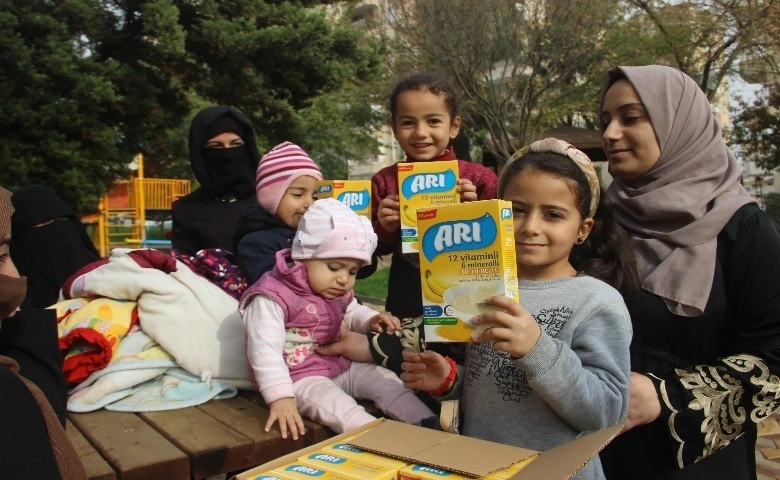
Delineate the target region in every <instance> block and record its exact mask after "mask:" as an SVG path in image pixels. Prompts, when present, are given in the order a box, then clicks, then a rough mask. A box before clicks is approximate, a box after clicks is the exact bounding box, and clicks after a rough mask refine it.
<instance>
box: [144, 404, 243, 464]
mask: <svg viewBox="0 0 780 480" xmlns="http://www.w3.org/2000/svg"><path fill="white" fill-rule="evenodd" d="M138 416H139V417H141V418H143V419H144V420H145V421H146V422H147V423H149V424H150V425H152V426H153V427H154V428H155V429H156V430H157V431H159V432H160V433H161V434H162V435H163V436H164V437H165V438H167V439H169V440H170V441H171V442H173V443H174V444H175V445H176V446H177V447H179V448H180V449H181V450H182V451H184V452H185V453H186V454H187V456H188V457H189V458H190V462H191V471H192V476H193V477H194V478H206V477H209V476H213V475H218V474H221V473H225V472H232V471H236V470H243V469H246V468H248V467H250V466H252V465H253V461H254V443H253V441H252V440H251V439H250V438H248V437H246V436H245V435H242V434H241V433H239V432H237V431H235V430H233V429H231V428H229V427H227V426H226V425H224V424H223V423H221V422H219V421H218V420H217V419H215V418H214V417H212V416H210V415H208V414H206V413H205V412H203V411H202V410H199V409H198V408H197V407H188V408H180V409H176V410H166V411H162V412H144V413H139V414H138Z"/></svg>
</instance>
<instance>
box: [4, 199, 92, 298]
mask: <svg viewBox="0 0 780 480" xmlns="http://www.w3.org/2000/svg"><path fill="white" fill-rule="evenodd" d="M11 202H12V203H13V205H14V209H15V210H14V213H13V215H12V217H11V235H12V238H13V242H12V244H11V249H10V252H11V259H12V260H13V261H14V263H15V264H16V267H17V268H18V269H19V273H20V274H21V275H24V276H26V277H27V296H26V297H25V298H24V302H22V305H21V308H22V310H25V309H40V308H46V307H48V306H51V305H53V304H54V303H56V302H57V300H58V298H59V291H60V288H61V287H62V285H63V284H64V283H65V280H67V279H68V277H70V276H71V275H72V274H73V273H74V272H76V271H77V270H78V269H80V268H81V267H83V266H84V265H87V264H89V263H92V262H94V261H97V260H99V259H100V255H99V254H98V252H97V249H96V248H95V245H94V243H93V242H92V239H91V238H90V237H89V235H88V234H87V231H86V228H85V227H84V225H83V224H82V223H81V220H79V218H78V217H77V216H76V214H75V212H74V211H73V210H72V209H71V208H70V207H69V206H68V204H67V203H66V202H65V200H64V199H63V198H62V197H61V196H60V195H59V194H58V193H57V192H56V191H54V190H53V189H52V188H50V187H48V186H45V185H26V186H24V187H20V188H19V189H18V190H16V191H15V192H14V194H13V197H11Z"/></svg>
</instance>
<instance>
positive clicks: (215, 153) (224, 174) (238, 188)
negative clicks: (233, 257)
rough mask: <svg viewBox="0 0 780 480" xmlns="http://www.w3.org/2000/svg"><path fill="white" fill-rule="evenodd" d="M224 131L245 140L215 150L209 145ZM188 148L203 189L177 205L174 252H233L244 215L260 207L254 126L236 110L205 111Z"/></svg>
mask: <svg viewBox="0 0 780 480" xmlns="http://www.w3.org/2000/svg"><path fill="white" fill-rule="evenodd" d="M225 132H232V133H235V134H236V135H238V136H239V137H241V143H240V144H237V145H235V146H230V147H229V148H213V147H212V146H211V145H210V142H209V141H210V140H211V139H212V138H214V137H216V136H217V135H220V134H222V133H225ZM189 148H190V164H191V165H192V171H193V173H194V174H195V178H197V180H198V183H199V184H200V188H198V189H197V190H195V191H194V192H192V193H190V194H189V195H186V196H184V197H182V198H180V199H178V200H176V201H175V202H174V203H173V207H172V208H173V213H172V216H173V231H172V238H171V241H172V248H173V250H174V253H175V254H179V255H188V256H194V255H195V254H196V253H197V252H199V251H200V250H204V249H214V248H220V249H223V250H227V251H232V250H233V232H234V231H235V229H236V225H237V223H238V218H239V216H240V215H241V211H242V210H243V209H244V208H245V207H248V206H255V205H257V199H256V198H255V171H256V170H257V163H258V162H259V161H260V153H259V151H258V149H257V145H256V143H255V134H254V131H253V130H252V126H251V125H250V123H249V120H248V119H247V118H246V117H245V116H244V115H243V114H242V113H241V112H239V111H238V110H236V109H235V108H232V107H226V106H222V105H218V106H213V107H208V108H205V109H203V110H201V111H200V112H198V114H197V115H195V117H194V118H193V119H192V123H191V124H190V136H189Z"/></svg>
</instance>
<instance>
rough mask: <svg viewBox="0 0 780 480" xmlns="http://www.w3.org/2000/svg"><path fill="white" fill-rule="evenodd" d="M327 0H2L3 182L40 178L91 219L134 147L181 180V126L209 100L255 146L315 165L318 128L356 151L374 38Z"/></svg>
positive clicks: (158, 169) (376, 49)
mask: <svg viewBox="0 0 780 480" xmlns="http://www.w3.org/2000/svg"><path fill="white" fill-rule="evenodd" d="M327 3H330V2H320V1H297V2H287V1H262V0H226V1H216V0H202V1H197V2H192V1H189V0H68V1H63V2H51V1H48V0H0V29H2V32H3V35H2V36H0V52H2V53H0V58H1V59H2V60H1V62H2V63H0V69H2V70H1V71H2V77H1V78H0V82H2V83H0V98H1V99H2V101H3V105H4V106H5V111H4V113H5V115H3V117H2V119H1V120H0V145H2V146H1V147H0V155H2V161H3V169H1V170H0V185H3V186H5V187H7V188H12V189H13V188H15V187H18V186H20V185H23V184H26V183H31V182H39V183H46V184H48V185H50V186H52V187H54V188H55V189H57V190H60V191H61V192H62V193H63V194H64V195H66V196H67V197H68V198H69V199H71V200H72V202H73V203H74V204H75V205H76V206H77V208H78V209H79V210H80V211H81V212H87V211H91V210H94V209H95V207H96V205H97V199H98V198H99V197H100V195H102V193H103V192H105V190H106V188H107V186H108V185H109V184H110V183H111V182H113V181H114V180H116V179H120V178H124V177H126V176H128V174H129V172H128V171H127V170H126V168H125V165H126V164H127V163H129V162H130V161H131V160H132V158H133V155H134V154H135V153H137V152H142V153H144V154H145V166H146V175H147V176H158V177H160V176H162V177H179V178H181V177H184V176H189V175H191V172H190V169H189V162H188V154H187V131H188V127H189V121H190V119H191V118H192V115H194V113H195V112H196V111H197V110H199V109H200V108H202V107H204V106H207V105H212V104H225V105H232V106H235V107H237V108H239V109H240V110H241V111H243V112H244V113H245V114H246V115H247V116H248V117H249V118H250V120H251V121H252V123H253V126H254V128H255V132H256V134H257V137H258V145H259V146H260V148H261V150H265V149H268V148H270V147H272V146H273V145H275V144H277V143H279V142H281V141H283V140H292V141H297V142H299V143H301V144H302V145H303V146H304V147H305V148H308V149H309V150H312V154H313V155H314V156H315V157H316V152H315V151H314V150H315V149H319V148H320V147H321V146H322V145H324V144H325V141H326V140H327V138H326V137H325V136H324V134H323V133H322V132H328V134H330V135H332V136H333V137H332V138H333V140H334V142H333V143H334V144H336V145H339V146H340V148H342V149H343V152H344V153H343V155H348V156H350V157H351V158H353V159H358V158H360V157H362V156H365V152H364V150H365V149H367V148H373V147H374V145H373V144H371V143H370V142H369V141H368V139H370V138H371V137H370V135H371V133H372V131H373V129H374V128H375V127H376V124H375V123H371V122H372V121H373V120H374V116H372V115H370V114H366V112H365V108H364V106H365V105H370V103H366V102H370V101H372V100H371V99H372V96H371V92H372V91H377V89H376V87H373V85H374V83H373V82H375V81H376V79H377V78H378V77H379V72H380V71H381V67H382V63H381V62H380V59H379V53H380V51H381V44H380V43H378V42H373V41H369V40H367V39H364V38H363V37H364V36H365V35H364V33H363V32H362V31H361V30H359V29H355V28H350V27H349V25H348V23H345V22H343V21H342V20H341V19H340V18H339V17H338V16H337V15H334V14H333V9H331V8H328V7H327V6H325V5H324V4H327ZM343 91H352V92H357V93H356V94H355V95H354V96H348V95H345V94H343V93H342V92H343ZM318 111H319V113H317V112H318ZM336 112H338V113H336ZM369 113H370V112H369ZM361 122H368V123H367V124H363V123H361ZM335 154H336V153H334V152H324V153H323V155H324V157H325V158H327V157H328V156H334V155H335Z"/></svg>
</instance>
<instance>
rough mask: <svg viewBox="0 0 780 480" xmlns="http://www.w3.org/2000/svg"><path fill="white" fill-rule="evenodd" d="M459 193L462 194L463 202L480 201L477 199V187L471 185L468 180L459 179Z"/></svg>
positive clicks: (461, 199)
mask: <svg viewBox="0 0 780 480" xmlns="http://www.w3.org/2000/svg"><path fill="white" fill-rule="evenodd" d="M458 191H459V192H460V201H461V202H474V201H476V200H478V199H479V197H477V186H476V185H474V184H473V183H471V180H469V179H468V178H459V179H458Z"/></svg>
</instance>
